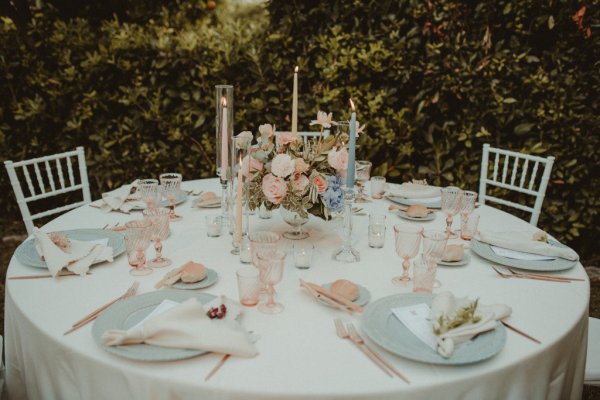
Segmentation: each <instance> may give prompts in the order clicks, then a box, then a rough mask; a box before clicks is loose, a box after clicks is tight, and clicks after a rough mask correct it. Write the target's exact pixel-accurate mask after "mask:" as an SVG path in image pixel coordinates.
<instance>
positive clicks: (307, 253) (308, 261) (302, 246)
mask: <svg viewBox="0 0 600 400" xmlns="http://www.w3.org/2000/svg"><path fill="white" fill-rule="evenodd" d="M293 251H294V265H295V266H296V268H298V269H309V268H310V267H311V265H312V258H313V254H314V251H315V245H314V244H312V243H301V242H298V243H294V249H293Z"/></svg>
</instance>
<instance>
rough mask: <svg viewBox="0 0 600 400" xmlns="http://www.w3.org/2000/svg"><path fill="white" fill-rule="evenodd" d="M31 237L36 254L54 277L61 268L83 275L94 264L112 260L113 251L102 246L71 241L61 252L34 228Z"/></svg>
mask: <svg viewBox="0 0 600 400" xmlns="http://www.w3.org/2000/svg"><path fill="white" fill-rule="evenodd" d="M33 237H34V240H35V248H36V250H37V252H38V254H39V255H40V257H43V258H44V261H46V265H47V266H48V270H49V271H50V274H51V275H52V276H54V277H56V276H57V275H58V273H59V272H60V271H61V270H62V269H63V268H67V270H69V271H71V272H73V273H75V274H79V275H85V274H86V273H87V272H88V270H89V269H90V265H92V264H93V263H94V262H96V261H112V260H113V249H112V248H111V247H109V246H105V245H103V244H98V243H94V242H84V241H79V240H72V239H71V240H70V241H69V242H70V243H69V245H68V247H67V248H65V249H64V250H63V249H61V248H60V247H58V246H57V245H56V244H55V243H54V242H53V241H52V239H51V238H50V236H48V235H47V234H45V233H44V232H42V231H40V230H39V228H34V230H33Z"/></svg>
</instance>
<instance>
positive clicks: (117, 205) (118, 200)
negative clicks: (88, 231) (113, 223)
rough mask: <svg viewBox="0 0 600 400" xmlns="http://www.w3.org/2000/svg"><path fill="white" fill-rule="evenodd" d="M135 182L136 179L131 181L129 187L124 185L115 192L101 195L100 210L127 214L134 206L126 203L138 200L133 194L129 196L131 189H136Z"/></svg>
mask: <svg viewBox="0 0 600 400" xmlns="http://www.w3.org/2000/svg"><path fill="white" fill-rule="evenodd" d="M137 182H138V179H136V180H135V181H133V182H132V183H131V184H130V185H124V186H121V187H120V188H119V189H117V190H113V191H111V192H107V193H102V202H101V204H100V209H101V210H102V211H104V212H110V211H117V210H118V211H123V212H126V213H128V212H129V211H131V209H132V208H133V207H134V206H135V205H136V204H134V203H132V202H128V201H127V200H134V199H138V198H139V196H135V194H133V195H130V192H131V188H133V187H137Z"/></svg>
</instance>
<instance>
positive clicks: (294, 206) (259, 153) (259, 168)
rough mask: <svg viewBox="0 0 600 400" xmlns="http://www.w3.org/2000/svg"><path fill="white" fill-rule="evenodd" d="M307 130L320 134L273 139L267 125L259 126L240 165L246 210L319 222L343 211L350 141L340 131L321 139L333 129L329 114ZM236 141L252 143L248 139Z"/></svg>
mask: <svg viewBox="0 0 600 400" xmlns="http://www.w3.org/2000/svg"><path fill="white" fill-rule="evenodd" d="M311 125H319V126H320V134H319V135H318V136H316V137H314V138H310V139H308V138H306V139H307V140H305V138H303V137H302V136H300V135H297V134H296V135H294V134H291V133H287V132H280V133H279V134H277V135H276V134H275V127H274V126H272V125H270V124H264V125H260V126H259V128H258V130H259V134H258V135H257V138H256V144H255V145H252V146H249V151H248V155H247V156H246V157H245V158H244V159H243V161H242V173H243V174H244V175H245V176H246V178H247V182H248V191H249V193H248V199H249V200H248V201H249V207H250V209H252V210H254V209H256V208H258V207H260V205H261V204H264V206H265V207H266V208H267V209H269V210H272V209H274V208H279V207H284V208H285V209H287V210H288V211H291V212H295V213H297V214H298V215H299V216H300V217H302V218H307V217H308V214H309V213H310V214H312V215H314V216H317V217H319V218H323V219H329V218H330V217H331V213H332V212H337V211H340V210H341V209H342V207H343V205H344V199H343V191H342V185H343V177H344V176H345V174H346V169H347V167H348V151H347V149H346V147H345V143H347V142H348V135H347V133H345V132H343V131H342V130H339V129H336V132H335V133H333V134H330V135H326V134H325V130H326V129H331V128H332V127H333V126H335V125H337V123H336V122H334V121H332V114H331V113H329V114H327V113H325V112H322V111H319V112H318V114H317V119H316V120H315V121H312V122H311ZM239 137H242V138H245V139H247V140H251V139H252V133H251V132H242V133H240V134H239V135H238V138H239ZM248 143H250V142H248Z"/></svg>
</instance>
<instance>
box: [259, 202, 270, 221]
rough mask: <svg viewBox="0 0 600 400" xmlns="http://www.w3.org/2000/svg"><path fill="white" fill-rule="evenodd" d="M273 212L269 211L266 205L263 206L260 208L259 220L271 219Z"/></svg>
mask: <svg viewBox="0 0 600 400" xmlns="http://www.w3.org/2000/svg"><path fill="white" fill-rule="evenodd" d="M271 214H272V212H271V210H268V209H267V207H265V205H264V204H261V205H260V207H259V208H258V218H260V219H269V218H271Z"/></svg>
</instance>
